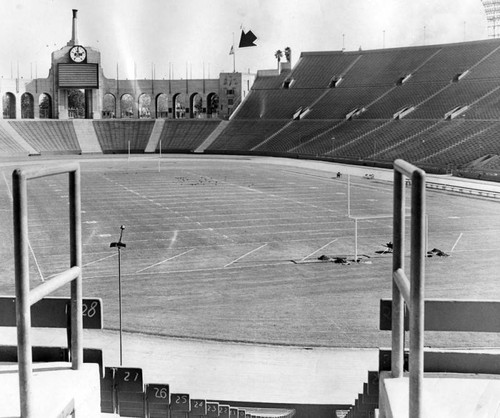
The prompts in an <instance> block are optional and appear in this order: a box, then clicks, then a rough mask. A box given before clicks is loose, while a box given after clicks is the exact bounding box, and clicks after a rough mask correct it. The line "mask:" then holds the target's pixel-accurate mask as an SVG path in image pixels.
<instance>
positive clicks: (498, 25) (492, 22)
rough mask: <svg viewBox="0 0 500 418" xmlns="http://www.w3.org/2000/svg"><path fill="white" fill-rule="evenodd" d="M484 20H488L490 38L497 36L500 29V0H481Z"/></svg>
mask: <svg viewBox="0 0 500 418" xmlns="http://www.w3.org/2000/svg"><path fill="white" fill-rule="evenodd" d="M481 2H482V3H483V7H484V11H485V13H486V20H487V22H488V32H489V36H490V38H498V36H499V33H498V30H499V29H500V0H481Z"/></svg>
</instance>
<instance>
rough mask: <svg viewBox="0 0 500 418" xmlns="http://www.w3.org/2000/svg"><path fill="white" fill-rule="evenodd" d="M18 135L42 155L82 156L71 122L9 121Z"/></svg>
mask: <svg viewBox="0 0 500 418" xmlns="http://www.w3.org/2000/svg"><path fill="white" fill-rule="evenodd" d="M9 124H10V125H11V126H12V127H13V128H14V129H15V130H16V131H17V133H18V134H19V135H20V136H21V137H22V138H23V139H24V140H25V141H26V142H27V143H28V144H29V145H31V147H33V148H34V149H35V150H37V151H39V152H40V154H42V155H43V154H80V153H81V148H80V145H79V143H78V139H77V136H76V133H75V129H74V127H73V123H72V122H71V121H64V120H44V121H36V122H33V121H9Z"/></svg>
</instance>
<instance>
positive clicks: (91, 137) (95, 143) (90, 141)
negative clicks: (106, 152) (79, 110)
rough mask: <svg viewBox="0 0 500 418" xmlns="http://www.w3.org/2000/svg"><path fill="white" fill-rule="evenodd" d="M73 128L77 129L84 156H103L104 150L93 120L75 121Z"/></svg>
mask: <svg viewBox="0 0 500 418" xmlns="http://www.w3.org/2000/svg"><path fill="white" fill-rule="evenodd" d="M73 127H74V128H75V133H76V137H77V138H78V143H79V144H80V148H81V150H82V154H102V148H101V145H100V144H99V140H98V139H97V135H96V133H95V129H94V125H93V124H92V121H91V120H85V119H74V120H73Z"/></svg>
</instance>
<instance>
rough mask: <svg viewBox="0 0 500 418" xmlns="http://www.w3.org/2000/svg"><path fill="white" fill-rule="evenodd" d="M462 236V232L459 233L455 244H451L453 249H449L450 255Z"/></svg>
mask: <svg viewBox="0 0 500 418" xmlns="http://www.w3.org/2000/svg"><path fill="white" fill-rule="evenodd" d="M463 234H464V233H463V232H460V235H459V236H458V238H457V240H456V241H455V244H453V247H452V248H451V251H450V253H452V252H453V250H454V249H455V247H456V246H457V244H458V241H460V238H462V235H463Z"/></svg>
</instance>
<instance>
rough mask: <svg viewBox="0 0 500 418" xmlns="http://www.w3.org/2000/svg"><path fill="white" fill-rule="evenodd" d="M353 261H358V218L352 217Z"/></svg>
mask: <svg viewBox="0 0 500 418" xmlns="http://www.w3.org/2000/svg"><path fill="white" fill-rule="evenodd" d="M354 262H355V263H357V262H358V220H357V219H354Z"/></svg>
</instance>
